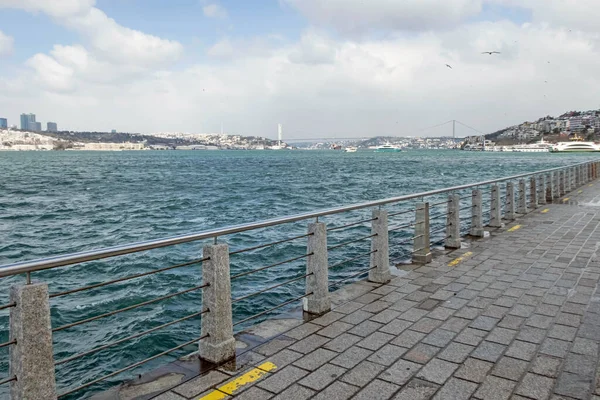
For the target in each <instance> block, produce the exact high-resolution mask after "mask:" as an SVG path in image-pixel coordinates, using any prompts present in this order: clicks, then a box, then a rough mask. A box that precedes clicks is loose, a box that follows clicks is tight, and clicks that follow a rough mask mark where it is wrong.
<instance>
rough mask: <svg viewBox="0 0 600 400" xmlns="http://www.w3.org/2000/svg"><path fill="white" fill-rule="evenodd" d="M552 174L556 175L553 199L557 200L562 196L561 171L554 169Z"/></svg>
mask: <svg viewBox="0 0 600 400" xmlns="http://www.w3.org/2000/svg"><path fill="white" fill-rule="evenodd" d="M552 176H553V177H554V191H553V192H552V200H556V199H558V198H559V197H560V173H559V172H558V171H554V172H553V173H552Z"/></svg>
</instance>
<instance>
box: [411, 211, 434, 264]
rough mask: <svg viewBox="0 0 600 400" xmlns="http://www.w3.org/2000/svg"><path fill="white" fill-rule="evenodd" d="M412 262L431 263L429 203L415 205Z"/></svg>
mask: <svg viewBox="0 0 600 400" xmlns="http://www.w3.org/2000/svg"><path fill="white" fill-rule="evenodd" d="M412 260H413V262H414V263H418V264H427V263H429V262H431V249H430V247H429V203H419V204H417V211H416V218H415V240H414V249H413V257H412Z"/></svg>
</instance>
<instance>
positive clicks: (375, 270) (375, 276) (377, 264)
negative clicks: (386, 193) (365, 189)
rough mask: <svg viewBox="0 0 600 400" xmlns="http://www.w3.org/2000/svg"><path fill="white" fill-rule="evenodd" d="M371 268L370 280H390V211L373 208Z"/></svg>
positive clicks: (377, 281)
mask: <svg viewBox="0 0 600 400" xmlns="http://www.w3.org/2000/svg"><path fill="white" fill-rule="evenodd" d="M371 234H372V235H375V236H373V237H372V238H371V251H372V252H374V253H371V268H372V269H370V270H369V281H371V282H375V283H387V282H389V281H390V279H391V277H392V274H391V273H390V256H389V253H390V252H389V241H388V213H387V211H385V210H373V221H372V222H371Z"/></svg>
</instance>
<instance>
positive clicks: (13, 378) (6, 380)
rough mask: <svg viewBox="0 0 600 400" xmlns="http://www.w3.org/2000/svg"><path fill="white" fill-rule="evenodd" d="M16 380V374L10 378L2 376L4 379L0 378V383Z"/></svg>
mask: <svg viewBox="0 0 600 400" xmlns="http://www.w3.org/2000/svg"><path fill="white" fill-rule="evenodd" d="M16 380H17V377H16V376H13V377H12V378H4V379H2V380H0V385H4V384H6V383H8V382H12V381H16Z"/></svg>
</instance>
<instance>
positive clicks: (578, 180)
mask: <svg viewBox="0 0 600 400" xmlns="http://www.w3.org/2000/svg"><path fill="white" fill-rule="evenodd" d="M574 169H575V187H580V186H581V179H580V178H581V176H580V175H579V165H577V166H575V167H574Z"/></svg>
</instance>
